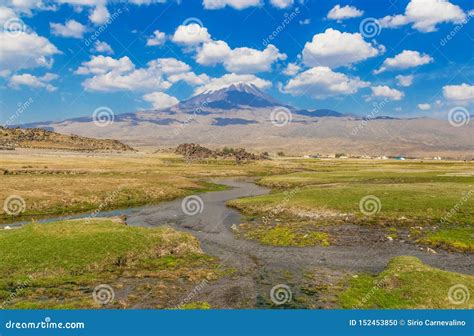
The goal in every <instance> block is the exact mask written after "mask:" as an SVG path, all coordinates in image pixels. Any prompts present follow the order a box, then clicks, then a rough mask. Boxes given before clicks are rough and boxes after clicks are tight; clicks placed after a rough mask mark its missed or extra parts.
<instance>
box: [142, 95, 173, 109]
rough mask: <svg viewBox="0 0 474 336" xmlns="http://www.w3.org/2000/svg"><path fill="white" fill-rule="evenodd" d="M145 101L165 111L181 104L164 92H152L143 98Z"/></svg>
mask: <svg viewBox="0 0 474 336" xmlns="http://www.w3.org/2000/svg"><path fill="white" fill-rule="evenodd" d="M143 99H144V100H146V101H147V102H150V103H151V104H152V105H153V108H155V109H158V110H159V109H164V108H167V107H171V106H174V105H176V104H178V103H179V100H178V99H177V98H176V97H173V96H170V95H168V94H166V93H164V92H152V93H148V94H146V95H144V96H143Z"/></svg>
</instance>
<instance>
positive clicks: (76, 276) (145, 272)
mask: <svg viewBox="0 0 474 336" xmlns="http://www.w3.org/2000/svg"><path fill="white" fill-rule="evenodd" d="M0 260H1V262H0V303H1V302H2V301H4V303H3V305H4V306H6V307H13V308H91V307H95V306H96V304H95V303H94V301H93V300H92V296H91V292H92V289H93V288H94V287H95V286H97V285H99V284H104V283H105V284H114V283H116V282H117V281H118V279H132V280H127V281H129V282H130V281H132V282H133V279H140V278H143V277H149V278H151V279H153V278H154V279H155V280H153V281H151V282H152V283H156V284H157V285H159V286H161V287H160V288H166V287H167V281H169V285H170V286H171V287H173V288H174V287H175V280H176V279H177V278H182V279H183V280H184V281H185V283H187V284H189V285H191V284H193V283H195V282H197V281H200V280H202V279H207V280H210V279H211V278H216V277H217V276H218V275H217V272H216V271H215V270H216V267H217V262H216V260H214V259H213V258H211V257H209V256H206V255H205V254H203V253H202V251H201V249H200V247H199V242H198V241H197V240H196V239H195V238H194V237H193V236H191V235H189V234H186V233H182V232H177V231H175V230H173V229H170V228H165V227H162V228H153V229H150V228H136V227H129V226H126V225H124V224H122V223H119V222H117V221H113V220H109V219H93V220H71V221H61V222H54V223H48V224H29V225H26V226H24V227H23V228H21V229H14V230H2V231H0ZM124 281H125V280H124ZM169 293H176V295H178V294H179V290H178V289H176V288H175V289H170V290H169ZM169 293H168V292H167V298H166V299H167V300H170V297H169V296H170V294H169ZM125 301H126V299H125ZM157 301H159V300H158V299H157ZM115 307H118V306H115Z"/></svg>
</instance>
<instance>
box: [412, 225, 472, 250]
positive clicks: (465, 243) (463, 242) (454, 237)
mask: <svg viewBox="0 0 474 336" xmlns="http://www.w3.org/2000/svg"><path fill="white" fill-rule="evenodd" d="M418 242H419V243H422V244H428V245H431V246H433V247H441V248H445V249H448V250H455V251H461V252H474V226H464V227H456V228H442V229H439V230H437V231H435V232H432V233H429V234H428V235H426V236H425V237H423V238H421V239H419V240H418Z"/></svg>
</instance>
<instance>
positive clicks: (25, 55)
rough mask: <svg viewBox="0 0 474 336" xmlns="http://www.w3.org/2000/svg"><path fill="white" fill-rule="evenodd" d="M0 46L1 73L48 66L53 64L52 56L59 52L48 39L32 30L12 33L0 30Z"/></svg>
mask: <svg viewBox="0 0 474 336" xmlns="http://www.w3.org/2000/svg"><path fill="white" fill-rule="evenodd" d="M0 46H1V52H0V64H1V69H2V73H5V72H10V71H16V70H19V69H30V68H37V67H46V68H49V67H51V65H52V64H53V59H52V56H53V55H55V54H59V53H60V51H59V50H58V49H57V48H56V47H55V46H54V45H53V44H52V43H51V42H49V41H48V39H46V38H44V37H42V36H38V35H37V34H36V33H34V32H29V33H27V32H19V33H18V34H15V35H12V34H9V33H8V32H5V31H0Z"/></svg>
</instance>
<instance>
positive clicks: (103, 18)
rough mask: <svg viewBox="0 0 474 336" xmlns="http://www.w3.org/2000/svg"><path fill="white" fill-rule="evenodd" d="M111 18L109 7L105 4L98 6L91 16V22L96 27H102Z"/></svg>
mask: <svg viewBox="0 0 474 336" xmlns="http://www.w3.org/2000/svg"><path fill="white" fill-rule="evenodd" d="M109 18H110V13H109V11H108V10H107V7H105V5H103V4H99V5H97V6H96V7H95V8H94V9H93V10H92V11H91V14H90V15H89V20H91V21H92V22H93V23H94V24H96V25H101V24H104V23H105V22H107V20H108V19H109Z"/></svg>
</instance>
